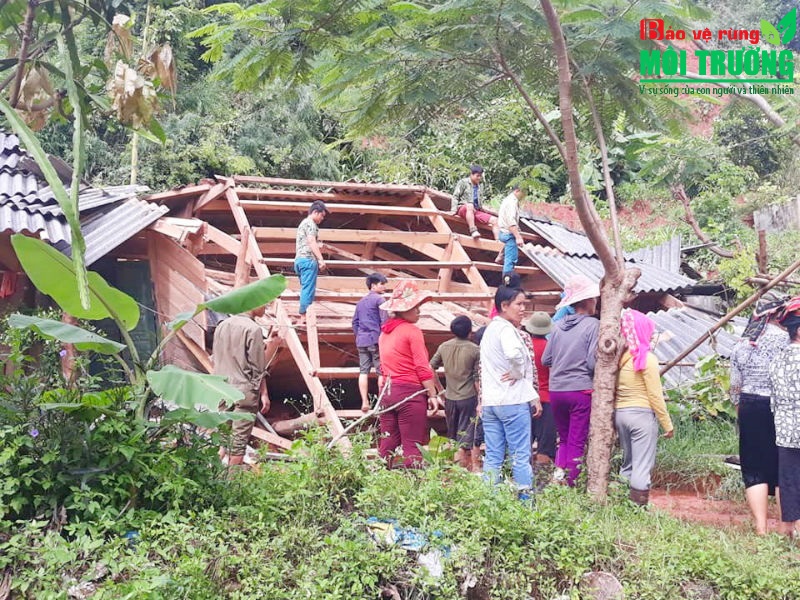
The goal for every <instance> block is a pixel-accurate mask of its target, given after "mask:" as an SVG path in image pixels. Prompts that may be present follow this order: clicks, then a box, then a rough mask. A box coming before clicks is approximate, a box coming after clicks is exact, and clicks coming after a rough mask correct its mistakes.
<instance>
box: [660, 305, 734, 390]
mask: <svg viewBox="0 0 800 600" xmlns="http://www.w3.org/2000/svg"><path fill="white" fill-rule="evenodd" d="M648 316H649V317H650V318H651V319H653V320H654V321H655V322H656V326H657V331H659V332H662V335H661V336H660V339H659V341H658V343H657V344H656V346H655V348H654V349H653V352H654V353H655V355H656V356H657V357H658V359H659V361H660V362H662V363H666V362H669V361H670V360H672V359H673V358H675V357H676V356H678V355H679V354H680V353H681V352H683V351H684V350H685V349H686V348H688V347H689V346H690V345H691V344H692V343H693V342H694V341H695V340H696V339H697V338H699V337H700V336H701V335H703V333H704V332H705V331H708V330H709V329H710V328H711V327H712V326H713V325H714V324H715V323H716V322H717V320H718V317H716V316H714V315H709V314H707V313H704V312H702V311H699V310H695V309H692V308H689V307H688V306H687V307H684V308H673V309H671V310H664V311H658V312H654V313H649V314H648ZM746 324H747V319H744V318H735V319H734V320H733V326H732V327H733V330H734V331H733V332H730V331H726V330H724V329H722V330H720V331H718V332H716V333H715V334H714V336H713V338H714V339H713V342H709V341H706V342H705V343H703V344H702V345H700V346H699V347H698V348H697V349H696V350H695V351H694V352H692V353H691V354H689V356H687V357H686V358H685V359H684V360H683V361H682V362H683V363H685V364H687V365H693V364H694V363H696V362H697V361H698V360H700V359H701V358H704V357H706V356H710V355H712V354H719V355H720V356H722V357H723V358H730V356H731V352H732V350H733V346H734V345H735V344H736V342H738V341H739V335H738V334H739V333H741V332H742V331H743V330H744V327H745V325H746ZM664 333H666V334H667V335H663V334H664ZM694 380H695V367H694V366H681V367H673V368H672V369H670V370H669V371H667V373H666V374H665V375H664V381H665V384H666V385H667V387H671V388H676V387H680V386H682V385H686V384H690V383H692V382H693V381H694Z"/></svg>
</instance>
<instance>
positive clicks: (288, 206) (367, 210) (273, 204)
mask: <svg viewBox="0 0 800 600" xmlns="http://www.w3.org/2000/svg"><path fill="white" fill-rule="evenodd" d="M228 191H230V190H227V191H226V193H227V192H228ZM240 203H241V206H242V207H243V208H245V209H246V210H247V211H249V212H253V213H263V212H283V213H288V212H299V213H302V214H308V209H309V208H310V207H311V203H310V202H278V201H272V200H268V201H258V200H241V201H240ZM226 209H227V206H226V204H225V202H224V201H221V200H220V199H217V200H213V201H211V202H209V203H208V204H206V205H205V206H204V207H203V208H202V209H201V210H200V211H198V214H202V213H204V212H225V211H226ZM328 211H329V212H331V213H344V214H349V215H354V214H355V215H359V214H362V215H367V214H369V215H384V216H395V217H428V216H434V215H438V214H439V210H438V209H424V208H416V207H409V206H377V205H371V206H370V205H362V204H339V203H331V204H329V205H328Z"/></svg>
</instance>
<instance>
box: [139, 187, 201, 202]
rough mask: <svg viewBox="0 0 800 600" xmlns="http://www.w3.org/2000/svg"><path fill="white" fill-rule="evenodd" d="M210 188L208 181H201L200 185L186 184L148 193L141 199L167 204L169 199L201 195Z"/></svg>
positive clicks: (183, 198)
mask: <svg viewBox="0 0 800 600" xmlns="http://www.w3.org/2000/svg"><path fill="white" fill-rule="evenodd" d="M210 189H211V185H210V184H208V183H202V184H200V185H187V186H184V187H182V188H179V189H177V190H169V191H167V192H159V193H157V194H150V195H149V196H145V197H144V198H142V200H146V201H148V202H154V203H156V204H158V203H160V202H163V203H165V204H169V203H170V201H174V200H185V199H186V198H193V197H194V196H201V195H202V194H205V193H206V192H208V190H210Z"/></svg>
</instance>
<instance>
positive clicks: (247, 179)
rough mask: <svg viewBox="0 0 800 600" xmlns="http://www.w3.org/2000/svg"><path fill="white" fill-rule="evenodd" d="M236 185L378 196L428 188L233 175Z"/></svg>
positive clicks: (421, 191)
mask: <svg viewBox="0 0 800 600" xmlns="http://www.w3.org/2000/svg"><path fill="white" fill-rule="evenodd" d="M233 180H234V181H235V182H236V183H250V184H259V185H272V186H281V187H284V186H288V187H304V188H309V187H324V188H333V189H335V190H351V191H359V192H365V191H372V192H376V193H378V194H424V193H425V192H427V191H429V190H430V188H428V187H425V186H421V185H398V184H387V183H356V182H351V181H314V180H307V179H285V178H282V177H259V176H256V175H235V176H234V177H233Z"/></svg>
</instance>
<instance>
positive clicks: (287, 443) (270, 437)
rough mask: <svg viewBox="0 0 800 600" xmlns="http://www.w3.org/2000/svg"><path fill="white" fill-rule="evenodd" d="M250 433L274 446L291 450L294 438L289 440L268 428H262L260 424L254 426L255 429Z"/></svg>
mask: <svg viewBox="0 0 800 600" xmlns="http://www.w3.org/2000/svg"><path fill="white" fill-rule="evenodd" d="M250 435H251V436H253V437H254V438H256V439H259V440H261V441H262V442H267V443H268V444H272V445H273V446H277V447H278V448H282V449H283V450H291V448H292V440H287V439H286V438H282V437H281V436H279V435H275V434H274V433H272V432H270V431H267V430H266V429H261V427H259V426H258V425H254V426H253V431H251V432H250Z"/></svg>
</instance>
